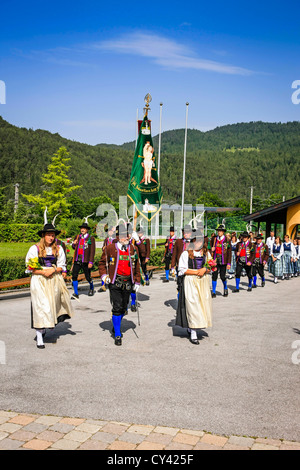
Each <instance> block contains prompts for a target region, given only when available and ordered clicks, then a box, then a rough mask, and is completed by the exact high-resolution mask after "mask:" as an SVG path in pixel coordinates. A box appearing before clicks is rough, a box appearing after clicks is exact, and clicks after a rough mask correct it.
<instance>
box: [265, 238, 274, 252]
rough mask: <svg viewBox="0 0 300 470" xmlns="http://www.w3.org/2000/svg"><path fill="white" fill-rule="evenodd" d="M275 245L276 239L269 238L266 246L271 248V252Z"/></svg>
mask: <svg viewBox="0 0 300 470" xmlns="http://www.w3.org/2000/svg"><path fill="white" fill-rule="evenodd" d="M273 243H275V237H268V238H267V241H266V245H267V247H268V248H269V251H271V248H272V245H273Z"/></svg>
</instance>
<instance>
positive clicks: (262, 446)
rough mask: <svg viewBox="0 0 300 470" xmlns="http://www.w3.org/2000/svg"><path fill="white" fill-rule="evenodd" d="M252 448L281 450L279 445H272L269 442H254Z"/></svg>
mask: <svg viewBox="0 0 300 470" xmlns="http://www.w3.org/2000/svg"><path fill="white" fill-rule="evenodd" d="M251 450H279V447H276V446H270V445H268V444H253V446H252V447H251Z"/></svg>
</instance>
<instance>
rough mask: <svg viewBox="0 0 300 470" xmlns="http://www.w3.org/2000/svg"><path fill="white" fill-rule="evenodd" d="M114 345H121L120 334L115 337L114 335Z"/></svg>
mask: <svg viewBox="0 0 300 470" xmlns="http://www.w3.org/2000/svg"><path fill="white" fill-rule="evenodd" d="M115 345H116V346H121V345H122V338H121V336H116V337H115Z"/></svg>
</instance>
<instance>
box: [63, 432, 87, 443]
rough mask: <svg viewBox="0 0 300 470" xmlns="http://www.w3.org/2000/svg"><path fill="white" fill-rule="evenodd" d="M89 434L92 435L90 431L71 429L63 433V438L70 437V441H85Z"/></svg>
mask: <svg viewBox="0 0 300 470" xmlns="http://www.w3.org/2000/svg"><path fill="white" fill-rule="evenodd" d="M91 436H92V434H91V433H88V432H83V431H75V430H73V431H70V432H69V433H68V434H66V435H65V439H70V440H71V441H77V442H85V441H86V440H87V439H89V438H90V437H91Z"/></svg>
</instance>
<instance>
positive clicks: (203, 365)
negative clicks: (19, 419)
mask: <svg viewBox="0 0 300 470" xmlns="http://www.w3.org/2000/svg"><path fill="white" fill-rule="evenodd" d="M162 278H163V275H162V274H154V277H153V278H152V279H151V282H150V286H143V287H141V289H140V291H139V293H138V302H139V305H140V307H139V317H140V324H139V322H138V316H137V313H136V312H131V311H130V310H129V313H128V315H127V316H125V317H124V319H123V322H122V332H123V344H122V346H120V347H118V346H115V344H114V339H113V337H112V336H111V333H110V331H111V326H112V324H111V320H110V302H109V294H108V292H106V293H99V292H97V291H98V287H99V283H95V286H96V293H95V295H94V296H93V297H88V295H87V293H88V287H87V286H86V285H81V286H80V290H79V294H80V302H77V301H75V300H74V301H72V302H73V304H74V309H75V315H74V317H73V318H72V319H71V320H69V321H67V322H64V323H61V324H59V325H57V326H56V328H55V329H54V330H47V334H46V337H45V345H46V347H45V349H43V350H41V349H38V348H37V347H36V342H35V332H34V330H32V329H31V327H30V295H29V294H28V291H27V292H26V291H23V292H20V293H18V294H12V293H5V294H4V293H1V295H0V381H1V389H0V410H6V411H9V410H11V411H13V412H14V413H27V414H28V413H38V414H40V415H54V416H61V417H76V418H84V419H89V420H91V419H92V420H104V421H114V422H123V423H124V422H125V423H136V424H140V425H149V426H166V427H174V428H185V429H191V430H195V431H197V430H198V431H199V430H200V431H204V432H208V433H212V434H218V435H226V436H230V435H236V436H249V437H253V436H259V437H261V438H268V439H284V440H288V441H300V426H299V423H300V419H299V409H300V406H299V405H300V399H299V389H300V316H299V291H300V277H298V278H292V279H290V280H288V281H287V280H284V281H279V283H278V284H276V285H275V284H274V283H273V282H272V278H271V277H270V276H269V275H268V274H267V276H266V285H265V287H264V288H262V287H260V281H259V282H258V286H259V287H257V288H256V289H253V290H252V292H247V281H246V279H247V278H242V280H241V290H240V292H239V293H233V292H232V289H233V288H234V279H232V280H229V281H228V285H229V296H228V297H227V298H225V297H223V296H222V290H223V289H222V283H221V281H220V280H218V286H217V297H216V298H215V299H213V327H212V328H210V329H207V330H200V331H199V339H200V344H199V345H193V344H191V343H190V342H189V339H188V336H187V333H186V330H184V329H181V328H179V327H177V326H175V313H176V305H177V299H176V297H177V290H176V283H175V282H174V280H171V281H170V282H169V283H163V282H162ZM71 292H72V291H71V290H70V293H71Z"/></svg>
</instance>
